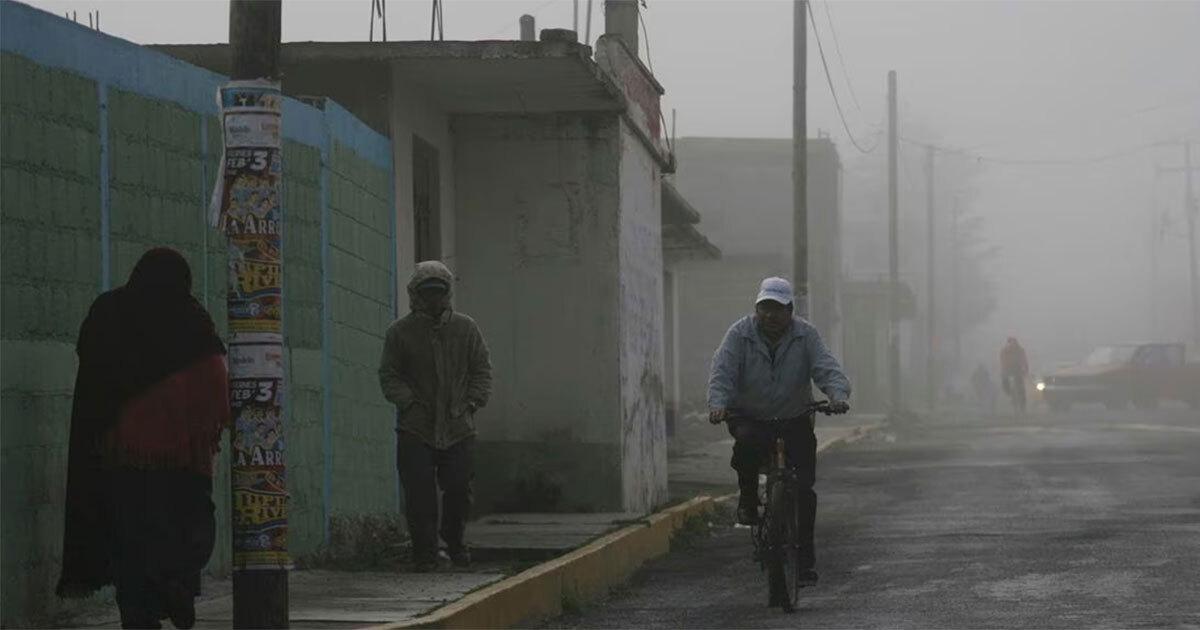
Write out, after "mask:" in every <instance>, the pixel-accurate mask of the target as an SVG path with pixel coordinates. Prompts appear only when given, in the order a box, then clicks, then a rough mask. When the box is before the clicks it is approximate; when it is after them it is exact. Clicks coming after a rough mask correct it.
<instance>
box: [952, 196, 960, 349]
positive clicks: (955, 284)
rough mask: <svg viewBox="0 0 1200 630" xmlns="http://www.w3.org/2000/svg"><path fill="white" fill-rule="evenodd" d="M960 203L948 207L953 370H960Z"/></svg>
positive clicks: (957, 200)
mask: <svg viewBox="0 0 1200 630" xmlns="http://www.w3.org/2000/svg"><path fill="white" fill-rule="evenodd" d="M961 203H962V201H961V200H960V199H959V198H958V197H955V198H954V201H953V202H952V205H951V207H950V294H951V295H952V296H953V298H954V300H953V301H952V302H951V304H952V305H953V310H952V313H951V317H952V318H953V327H952V328H951V330H952V331H953V333H954V364H953V365H954V369H961V368H962V306H960V305H961V304H962V294H961V283H960V282H959V276H958V263H959V255H958V254H959V249H958V215H959V212H960V205H961Z"/></svg>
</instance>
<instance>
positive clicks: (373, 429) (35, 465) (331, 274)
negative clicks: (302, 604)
mask: <svg viewBox="0 0 1200 630" xmlns="http://www.w3.org/2000/svg"><path fill="white" fill-rule="evenodd" d="M0 29H2V31H0V47H2V49H3V52H2V53H0V74H2V75H3V81H0V128H2V130H3V138H2V139H0V237H2V239H3V243H2V244H0V247H2V250H0V252H2V253H0V255H2V256H3V259H2V261H0V304H2V305H3V313H2V317H0V372H2V374H3V378H2V379H0V381H2V385H0V405H2V410H0V427H2V438H0V450H2V455H0V460H2V466H3V470H2V475H0V479H2V481H0V483H2V484H3V490H2V496H3V507H2V509H0V513H2V519H3V522H2V525H3V532H4V536H3V542H2V543H0V545H2V560H3V567H2V570H0V573H2V575H3V578H2V589H3V592H2V601H3V602H4V604H3V619H2V620H0V624H2V625H4V626H19V625H22V624H23V623H26V622H29V621H30V620H32V619H34V618H37V617H40V616H43V615H46V614H48V613H51V612H53V611H54V608H55V607H57V606H59V605H61V604H60V602H59V600H57V599H56V598H54V596H53V589H54V585H55V582H56V580H57V578H58V571H59V563H60V556H61V543H62V541H61V536H62V519H63V500H64V491H65V483H66V461H67V433H68V430H69V420H70V408H71V394H72V389H73V386H74V376H75V370H76V361H75V357H74V342H75V338H76V335H77V333H78V329H79V325H80V323H81V322H82V320H83V318H84V316H85V315H86V312H87V309H88V307H89V305H90V303H91V301H92V300H93V299H94V298H95V297H96V295H97V294H98V293H100V292H101V291H102V290H104V289H105V288H107V287H111V286H115V285H119V284H121V283H123V282H124V279H125V278H126V277H127V275H128V273H129V271H130V269H131V268H132V266H133V264H134V262H136V260H137V258H138V257H139V256H140V255H141V253H142V252H144V251H145V250H146V249H148V248H149V247H152V246H155V245H166V246H170V247H174V248H176V249H178V250H179V251H181V252H182V253H183V254H184V255H185V257H187V259H188V260H189V262H190V263H191V266H192V270H193V276H194V288H195V293H196V297H197V299H199V300H201V301H202V302H204V303H205V304H206V305H207V306H208V307H209V310H210V312H211V313H212V315H213V318H214V320H215V321H216V323H217V326H218V329H219V330H220V331H222V332H224V330H225V309H224V307H223V305H224V301H225V300H224V298H225V291H226V285H227V277H226V265H225V248H224V240H225V239H224V237H223V236H221V235H219V234H217V233H216V232H215V231H214V230H212V229H210V228H208V227H207V226H206V225H205V223H204V216H205V209H206V205H207V200H208V196H209V194H210V192H211V190H212V183H213V181H214V179H215V177H216V174H217V172H218V167H219V165H220V142H221V136H220V126H219V124H218V123H217V119H216V117H215V114H216V105H215V98H214V94H215V91H216V88H217V86H218V85H220V83H221V82H222V81H223V78H222V77H220V76H219V75H215V74H213V73H210V72H207V71H204V70H200V69H198V68H195V67H192V66H188V65H187V64H184V63H182V62H179V61H176V60H174V59H171V58H169V57H166V56H164V55H161V54H158V53H154V52H151V51H148V50H146V49H144V48H141V47H138V46H136V45H134V44H131V43H129V42H124V41H121V40H118V39H116V38H112V37H109V36H106V35H103V34H100V33H97V32H96V31H93V30H91V29H87V28H85V27H81V26H78V25H76V24H72V23H70V22H67V21H65V20H62V19H61V18H58V17H56V16H53V15H50V14H47V13H43V12H41V11H38V10H35V9H32V8H30V7H26V6H24V5H19V4H16V3H12V2H0ZM284 132H285V135H286V138H285V143H284V156H285V158H284V191H283V195H284V207H285V217H286V222H287V223H286V228H285V241H284V256H285V261H286V265H287V273H286V275H285V278H284V305H285V307H284V308H285V314H284V317H285V333H286V339H287V348H286V358H287V376H288V379H289V383H288V389H289V394H290V396H289V399H288V401H287V408H286V414H287V415H286V418H287V419H286V422H287V440H288V445H289V449H288V459H289V462H288V466H289V468H288V473H289V489H290V491H291V493H292V503H291V514H290V519H291V522H290V525H291V531H290V541H291V550H292V552H293V553H294V554H296V555H302V554H304V553H307V552H310V551H313V550H314V549H316V548H317V546H318V545H320V544H321V542H322V541H323V539H324V536H325V524H326V522H327V520H328V517H329V515H330V514H331V513H332V512H334V511H335V510H336V511H341V512H349V513H362V512H369V511H389V512H394V511H395V510H396V503H395V496H396V484H395V477H394V461H393V459H394V458H393V456H392V454H391V451H390V449H388V448H386V447H385V446H383V444H385V440H384V438H385V436H386V438H387V439H389V440H390V436H391V431H390V429H391V414H390V410H388V409H387V406H386V405H385V404H384V403H383V401H382V397H381V396H380V395H379V393H378V384H377V379H376V378H375V376H374V369H375V367H376V363H377V361H378V352H379V347H380V345H381V344H382V330H383V329H382V326H383V325H384V324H385V323H386V321H387V320H388V319H389V318H390V311H391V308H392V306H391V305H392V300H393V297H392V290H391V289H392V287H393V286H394V282H393V281H392V277H391V274H392V271H391V253H392V251H393V247H392V245H391V241H392V225H391V223H392V222H391V217H392V212H391V199H390V194H391V186H390V173H391V164H390V144H389V142H388V141H387V140H386V139H385V138H383V137H381V136H379V135H378V134H376V133H374V132H372V131H370V130H369V129H367V128H366V127H365V126H364V125H362V123H360V122H358V121H357V120H355V119H353V117H351V116H350V115H349V114H348V113H346V112H345V111H344V110H342V109H341V108H339V107H337V106H336V105H334V104H332V103H330V104H327V106H326V111H324V112H322V111H320V110H317V109H313V108H311V107H306V106H304V105H301V104H299V103H297V102H295V101H290V100H289V101H286V102H285V105H284ZM343 180H345V182H343ZM339 191H340V192H339ZM331 197H332V198H331ZM335 217H336V218H338V222H336V223H335V222H333V219H334V218H335ZM347 226H351V229H349V230H347V229H346V228H347ZM347 235H348V236H347ZM337 249H341V250H344V251H346V252H350V253H351V254H352V256H349V257H347V258H339V257H335V256H333V255H331V254H332V252H333V251H336V250H337ZM359 261H362V264H360V262H359ZM364 269H366V270H368V271H370V273H364V272H363V271H364ZM335 287H337V288H343V289H346V290H347V291H348V292H350V293H353V295H340V294H336V292H335V291H334V290H333V289H334V288H335ZM331 294H334V295H333V297H334V298H335V299H332V300H331V299H329V298H330V296H331ZM371 306H373V308H368V307H371ZM351 329H357V331H359V333H360V334H355V333H354V332H353V331H352V330H351ZM327 341H328V343H327ZM338 360H341V361H342V363H341V364H340V365H342V366H343V367H344V368H345V369H344V370H341V371H339V370H335V369H332V368H333V367H334V366H337V365H339V363H338ZM335 377H336V378H335ZM335 401H343V402H342V403H341V405H340V406H339V405H336V404H333V403H334V402H335ZM327 403H328V404H327ZM334 412H336V413H338V414H339V415H337V416H334V415H333V413H334ZM335 427H338V428H339V429H340V428H342V427H345V428H346V430H338V431H334V428H335ZM224 451H225V452H224V453H223V454H222V455H221V456H220V458H219V460H218V463H217V467H216V471H217V476H216V478H215V479H214V488H216V489H217V492H215V494H214V497H213V498H214V502H215V503H216V504H217V506H218V516H217V518H218V520H217V522H218V540H217V547H216V551H215V553H214V557H213V560H212V562H211V563H210V569H211V570H213V571H215V572H218V573H221V572H225V571H227V570H228V567H229V547H230V542H229V527H228V525H227V524H228V522H229V518H228V491H227V489H228V488H229V476H228V461H227V459H226V455H225V453H227V451H228V449H227V448H226V449H224ZM335 472H336V473H337V474H336V475H335V474H334V473H335ZM335 484H341V485H340V486H336V487H338V501H339V502H338V503H337V504H336V505H333V504H332V501H331V500H330V496H329V492H330V489H331V488H332V487H335Z"/></svg>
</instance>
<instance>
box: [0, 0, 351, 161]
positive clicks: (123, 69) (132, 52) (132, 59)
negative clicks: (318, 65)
mask: <svg viewBox="0 0 1200 630" xmlns="http://www.w3.org/2000/svg"><path fill="white" fill-rule="evenodd" d="M0 50H4V51H6V52H11V53H16V54H18V55H21V56H22V57H25V58H27V59H30V60H32V61H34V62H36V63H38V64H41V65H43V66H50V67H54V68H61V69H64V70H70V71H72V72H75V73H77V74H80V75H82V76H85V77H89V78H91V79H95V80H96V81H98V82H101V83H107V84H109V85H111V86H112V87H115V88H117V89H120V90H123V91H126V92H133V93H135V94H139V95H141V96H145V97H149V98H154V99H161V100H165V101H171V102H173V103H176V104H178V105H181V106H183V107H184V108H185V109H190V110H192V111H195V112H198V113H200V114H208V115H217V114H218V109H217V88H219V87H220V86H221V84H222V83H224V82H225V81H227V80H228V79H227V78H226V77H225V76H224V75H221V74H217V73H216V72H212V71H210V70H206V69H204V68H201V67H199V66H193V65H191V64H189V63H187V62H184V61H180V60H179V59H176V58H174V57H172V56H170V55H167V54H166V53H161V52H158V51H156V50H152V49H150V48H146V47H144V46H139V45H137V44H135V43H133V42H130V41H126V40H124V39H120V38H118V37H113V36H111V35H105V34H104V33H101V32H99V31H96V30H93V29H90V28H87V27H86V26H80V25H79V24H76V23H74V22H72V21H70V20H64V19H63V18H61V17H59V16H57V15H54V14H51V13H47V12H45V11H42V10H41V9H35V8H33V7H31V6H29V5H25V4H21V3H19V2H14V1H13V0H0ZM347 115H350V114H348V113H347ZM283 116H284V124H283V135H284V137H285V138H288V139H290V140H295V141H297V142H302V143H304V144H308V145H311V146H318V145H320V143H321V142H322V139H321V136H322V135H323V131H322V128H321V123H320V119H321V118H322V116H321V112H320V110H318V109H316V108H314V107H309V106H308V105H305V104H304V103H301V102H300V101H297V100H295V99H292V98H285V99H284V100H283ZM350 116H351V118H353V116H352V115H350ZM358 124H359V125H363V123H361V122H360V123H358ZM363 126H364V127H365V125H363ZM368 129H369V128H368Z"/></svg>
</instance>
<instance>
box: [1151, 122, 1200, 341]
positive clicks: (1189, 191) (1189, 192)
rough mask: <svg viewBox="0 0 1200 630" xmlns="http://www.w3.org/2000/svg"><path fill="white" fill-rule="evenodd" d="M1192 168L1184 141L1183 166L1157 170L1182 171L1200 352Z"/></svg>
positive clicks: (1199, 285) (1194, 319) (1195, 330)
mask: <svg viewBox="0 0 1200 630" xmlns="http://www.w3.org/2000/svg"><path fill="white" fill-rule="evenodd" d="M1193 170H1200V169H1193V168H1192V145H1191V143H1190V142H1186V141H1185V142H1184V143H1183V168H1178V167H1173V168H1159V169H1158V172H1159V173H1160V174H1162V173H1178V172H1179V171H1183V178H1184V188H1183V214H1184V217H1185V218H1186V219H1187V238H1188V287H1189V289H1190V291H1191V298H1192V348H1193V349H1194V350H1196V351H1197V352H1200V278H1197V274H1198V273H1200V270H1197V268H1196V259H1197V252H1196V214H1197V213H1198V212H1200V207H1198V205H1200V204H1197V203H1196V195H1195V190H1194V189H1193V187H1192V171H1193Z"/></svg>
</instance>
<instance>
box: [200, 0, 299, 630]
mask: <svg viewBox="0 0 1200 630" xmlns="http://www.w3.org/2000/svg"><path fill="white" fill-rule="evenodd" d="M281 15H282V3H281V0H231V2H230V4H229V47H230V51H231V58H232V63H231V79H232V82H230V83H229V84H227V85H225V86H223V87H222V88H221V104H222V110H223V115H224V116H227V117H233V116H237V117H239V119H240V121H239V124H237V125H223V126H224V127H225V129H226V131H225V142H224V145H225V156H224V161H225V164H224V175H223V178H224V179H223V181H224V184H223V187H222V188H221V191H222V193H221V194H222V198H221V207H220V209H221V218H220V220H219V222H218V223H219V225H220V226H221V227H222V228H223V229H224V231H225V233H226V234H227V235H228V238H229V249H230V252H229V263H228V264H229V270H230V277H231V286H230V290H229V297H228V298H227V300H228V311H229V336H230V339H229V355H230V357H231V359H233V358H235V357H236V358H237V359H238V360H236V361H234V360H231V361H230V374H229V378H230V393H231V396H230V398H231V400H232V404H233V417H234V429H235V430H234V431H233V433H234V435H235V436H241V437H238V438H235V439H234V440H233V442H232V448H231V449H230V452H231V460H232V462H231V463H232V470H231V473H232V484H231V485H232V509H231V512H232V525H233V565H234V572H233V627H234V628H287V627H288V568H289V567H290V564H291V561H290V559H289V557H288V552H287V542H286V541H287V486H286V475H285V472H286V469H285V466H284V461H285V458H284V451H283V446H282V444H283V441H282V440H280V439H278V437H279V436H282V434H283V428H284V427H283V400H284V392H285V388H284V376H285V375H284V372H283V363H282V360H281V359H278V358H272V357H282V356H283V355H282V352H283V334H282V333H283V313H282V310H283V299H282V298H283V257H282V237H283V229H282V225H283V212H282V205H281V204H280V203H279V201H280V199H281V196H282V187H283V182H282V168H281V167H282V145H281V140H280V128H281V125H280V123H281V111H282V107H281V105H282V102H281V101H282V96H281V92H280V86H279V76H280V73H279V53H280V28H281V21H280V20H281ZM247 128H249V129H252V130H253V131H252V132H246V131H244V129H247ZM238 129H243V131H238ZM239 186H253V187H254V188H255V190H256V191H260V192H261V191H266V192H265V193H263V194H262V195H261V196H256V198H265V201H261V202H259V203H257V204H255V205H253V206H252V207H250V206H247V207H240V208H238V210H240V211H241V213H240V214H239V213H237V212H230V209H231V207H232V206H235V205H240V204H245V202H244V201H241V200H242V199H245V198H248V197H249V195H245V196H239V195H234V194H231V191H232V190H235V189H237V188H238V187H239ZM233 217H239V218H233ZM264 425H265V426H266V427H267V430H268V431H269V433H268V435H271V432H273V434H274V435H275V436H276V440H275V442H274V443H271V444H268V443H267V442H265V441H263V442H262V443H258V442H255V441H254V440H252V439H251V438H250V437H248V436H252V435H254V434H255V428H256V427H258V426H264Z"/></svg>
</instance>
